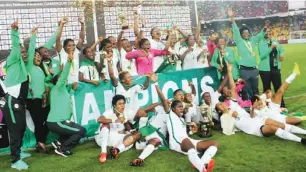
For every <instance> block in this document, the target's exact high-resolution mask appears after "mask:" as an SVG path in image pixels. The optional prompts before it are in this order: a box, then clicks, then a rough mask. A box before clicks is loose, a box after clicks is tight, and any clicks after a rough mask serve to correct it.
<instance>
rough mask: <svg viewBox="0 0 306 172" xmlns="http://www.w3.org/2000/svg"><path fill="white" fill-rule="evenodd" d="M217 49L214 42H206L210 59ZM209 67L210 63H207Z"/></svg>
mask: <svg viewBox="0 0 306 172" xmlns="http://www.w3.org/2000/svg"><path fill="white" fill-rule="evenodd" d="M216 48H217V45H216V43H215V42H214V41H212V40H207V50H208V52H209V57H210V58H211V57H212V56H213V54H214V51H215V49H216ZM208 63H209V66H210V61H208Z"/></svg>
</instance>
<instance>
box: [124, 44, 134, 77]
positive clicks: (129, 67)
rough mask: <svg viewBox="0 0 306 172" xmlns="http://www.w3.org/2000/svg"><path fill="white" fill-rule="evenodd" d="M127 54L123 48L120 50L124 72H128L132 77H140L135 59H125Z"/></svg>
mask: <svg viewBox="0 0 306 172" xmlns="http://www.w3.org/2000/svg"><path fill="white" fill-rule="evenodd" d="M126 54H127V52H126V51H125V50H124V49H123V48H122V49H121V50H120V64H121V68H122V71H128V72H129V73H130V74H131V75H132V76H136V75H138V73H137V68H136V63H135V59H131V60H128V59H126V58H125V56H126Z"/></svg>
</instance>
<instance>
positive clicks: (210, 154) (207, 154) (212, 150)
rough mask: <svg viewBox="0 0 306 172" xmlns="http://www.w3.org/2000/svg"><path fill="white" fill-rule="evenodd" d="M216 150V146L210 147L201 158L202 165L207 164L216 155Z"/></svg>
mask: <svg viewBox="0 0 306 172" xmlns="http://www.w3.org/2000/svg"><path fill="white" fill-rule="evenodd" d="M217 150H218V148H217V147H216V146H210V147H209V148H208V149H207V150H206V151H205V153H204V155H203V156H202V158H201V161H202V163H203V164H208V163H209V161H210V160H211V158H212V157H214V156H215V155H216V153H217Z"/></svg>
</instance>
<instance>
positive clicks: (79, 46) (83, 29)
mask: <svg viewBox="0 0 306 172" xmlns="http://www.w3.org/2000/svg"><path fill="white" fill-rule="evenodd" d="M79 22H80V24H81V31H80V37H79V41H78V44H77V45H76V47H77V48H78V49H79V50H80V49H81V48H82V46H83V43H84V41H85V25H84V20H83V18H82V17H80V18H79Z"/></svg>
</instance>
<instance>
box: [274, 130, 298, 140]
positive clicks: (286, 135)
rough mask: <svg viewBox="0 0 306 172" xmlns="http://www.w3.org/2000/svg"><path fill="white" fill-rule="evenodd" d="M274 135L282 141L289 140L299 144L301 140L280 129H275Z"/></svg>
mask: <svg viewBox="0 0 306 172" xmlns="http://www.w3.org/2000/svg"><path fill="white" fill-rule="evenodd" d="M275 135H276V136H278V137H280V138H282V139H285V140H291V141H295V142H301V140H302V139H301V138H300V137H298V136H296V135H294V134H291V133H289V132H288V131H285V130H283V129H281V128H278V129H277V131H276V133H275Z"/></svg>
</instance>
